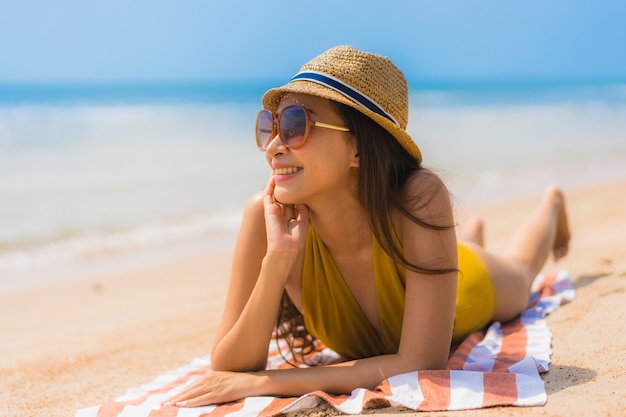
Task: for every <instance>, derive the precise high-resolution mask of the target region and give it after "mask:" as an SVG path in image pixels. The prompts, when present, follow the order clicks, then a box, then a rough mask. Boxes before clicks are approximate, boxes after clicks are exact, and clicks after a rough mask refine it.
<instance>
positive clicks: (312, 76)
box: [291, 71, 398, 125]
mask: <svg viewBox="0 0 626 417" xmlns="http://www.w3.org/2000/svg"><path fill="white" fill-rule="evenodd" d="M294 80H308V81H313V82H316V83H319V84H322V85H325V86H327V87H329V88H332V89H333V90H336V91H338V92H340V93H341V94H343V95H344V96H346V97H348V98H349V99H351V100H353V101H355V102H356V103H358V104H360V105H361V106H363V107H365V108H366V109H368V110H371V111H373V112H374V113H376V114H379V115H381V116H383V117H384V118H386V119H389V120H390V121H391V122H393V123H395V124H396V125H397V124H398V122H396V121H395V120H394V118H393V117H391V115H389V114H388V113H387V112H386V111H385V110H383V108H382V107H380V106H379V105H378V104H376V102H374V101H373V100H372V99H370V98H369V97H367V96H366V95H364V94H362V93H361V92H360V91H358V90H357V89H355V88H353V87H351V86H350V85H348V84H346V83H344V82H342V81H340V80H338V79H336V78H331V77H328V76H326V75H324V74H320V73H319V72H311V71H308V72H306V71H305V72H299V73H298V74H296V75H294V76H293V78H292V79H291V81H294Z"/></svg>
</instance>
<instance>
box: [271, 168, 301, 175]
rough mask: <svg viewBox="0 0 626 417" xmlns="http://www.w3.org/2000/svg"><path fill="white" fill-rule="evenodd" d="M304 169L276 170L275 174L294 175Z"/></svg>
mask: <svg viewBox="0 0 626 417" xmlns="http://www.w3.org/2000/svg"><path fill="white" fill-rule="evenodd" d="M301 169H302V168H300V167H289V168H276V169H275V170H274V173H275V174H278V175H284V174H293V173H294V172H296V171H300V170H301Z"/></svg>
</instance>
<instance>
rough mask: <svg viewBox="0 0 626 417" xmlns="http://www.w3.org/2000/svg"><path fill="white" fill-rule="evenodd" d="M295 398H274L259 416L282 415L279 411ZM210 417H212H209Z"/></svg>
mask: <svg viewBox="0 0 626 417" xmlns="http://www.w3.org/2000/svg"><path fill="white" fill-rule="evenodd" d="M295 400H296V398H294V397H290V398H274V399H273V400H272V402H271V403H269V404H268V405H267V407H265V408H264V409H263V410H261V412H260V413H259V416H275V415H277V414H282V413H281V411H280V410H282V409H283V408H285V407H287V406H288V405H290V404H292V403H293V402H294V401H295ZM211 417H212V415H211Z"/></svg>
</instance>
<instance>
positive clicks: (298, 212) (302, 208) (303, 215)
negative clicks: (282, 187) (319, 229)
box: [293, 204, 309, 223]
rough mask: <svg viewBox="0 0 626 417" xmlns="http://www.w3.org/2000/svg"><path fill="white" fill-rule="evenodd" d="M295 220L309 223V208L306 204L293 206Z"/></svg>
mask: <svg viewBox="0 0 626 417" xmlns="http://www.w3.org/2000/svg"><path fill="white" fill-rule="evenodd" d="M293 209H294V213H295V214H294V218H295V219H296V220H298V221H301V222H305V223H308V222H309V207H308V206H307V205H306V204H296V205H294V206H293Z"/></svg>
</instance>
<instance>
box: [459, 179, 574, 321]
mask: <svg viewBox="0 0 626 417" xmlns="http://www.w3.org/2000/svg"><path fill="white" fill-rule="evenodd" d="M569 240H570V231H569V226H568V221H567V213H566V211H565V199H564V197H563V193H562V192H561V190H560V189H559V188H557V187H549V188H547V189H546V191H545V193H544V195H543V198H542V200H541V203H540V204H539V206H538V207H537V208H536V209H535V211H534V212H533V213H532V214H531V216H530V217H529V218H528V219H527V220H526V221H525V222H524V223H522V224H521V225H520V226H519V227H518V228H517V230H516V231H515V232H514V234H513V236H512V237H511V240H510V242H509V244H508V246H507V249H506V251H505V253H504V254H503V255H502V256H497V255H493V254H490V253H488V252H486V251H485V250H484V249H483V248H482V247H481V246H480V245H479V244H474V245H471V244H470V245H471V246H472V248H473V249H474V250H475V251H476V253H477V254H479V256H480V257H481V258H482V259H483V261H484V262H485V264H486V266H487V269H489V273H490V275H491V279H492V281H493V285H494V289H495V293H496V311H495V314H494V320H497V321H508V320H511V319H513V318H515V316H517V315H518V314H519V313H521V312H522V311H523V310H524V309H525V308H526V306H527V304H528V296H529V293H530V287H531V285H532V282H533V280H534V279H535V277H536V276H537V274H538V273H539V272H540V271H541V268H542V267H543V265H544V264H545V262H546V260H547V259H548V257H549V255H550V253H552V254H553V256H554V258H555V260H558V259H560V258H562V257H563V256H565V255H567V252H568V245H569ZM476 243H478V242H476Z"/></svg>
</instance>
